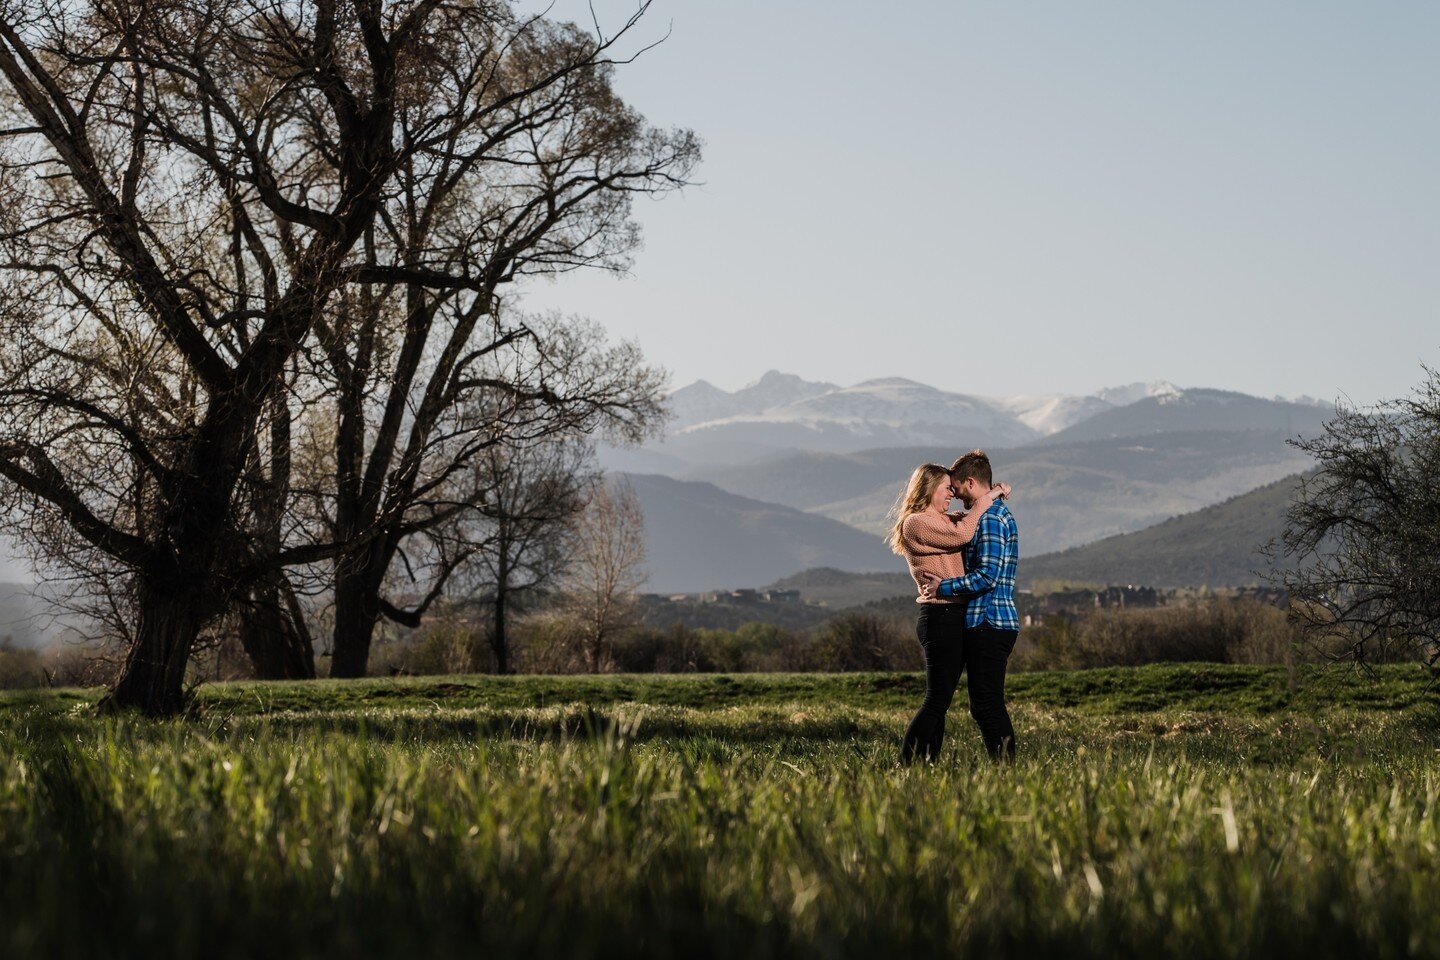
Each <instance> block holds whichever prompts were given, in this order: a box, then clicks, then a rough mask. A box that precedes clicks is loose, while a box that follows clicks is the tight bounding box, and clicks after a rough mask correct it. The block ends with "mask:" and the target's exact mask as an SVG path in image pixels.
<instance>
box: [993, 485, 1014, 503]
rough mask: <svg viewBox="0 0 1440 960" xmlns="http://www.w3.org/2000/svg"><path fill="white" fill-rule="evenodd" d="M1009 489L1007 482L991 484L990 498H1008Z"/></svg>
mask: <svg viewBox="0 0 1440 960" xmlns="http://www.w3.org/2000/svg"><path fill="white" fill-rule="evenodd" d="M1010 489H1011V487H1010V484H1008V483H995V484H991V485H990V499H992V500H994V499H995V498H997V497H1000V498H1003V499H1007V500H1008V499H1009V498H1010Z"/></svg>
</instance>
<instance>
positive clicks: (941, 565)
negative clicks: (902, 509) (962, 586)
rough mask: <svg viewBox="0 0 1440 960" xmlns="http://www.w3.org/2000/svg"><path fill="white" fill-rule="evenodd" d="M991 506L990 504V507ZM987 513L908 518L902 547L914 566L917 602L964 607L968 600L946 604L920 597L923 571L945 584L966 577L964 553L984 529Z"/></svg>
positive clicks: (923, 513)
mask: <svg viewBox="0 0 1440 960" xmlns="http://www.w3.org/2000/svg"><path fill="white" fill-rule="evenodd" d="M987 506H988V504H987ZM984 512H985V511H984V509H979V510H971V511H970V512H969V513H967V514H965V516H963V517H958V516H955V515H953V514H945V515H943V516H942V515H941V514H938V513H936V512H934V511H933V510H921V511H920V512H919V513H912V514H910V516H908V517H906V518H905V522H904V523H903V524H901V526H900V547H901V549H903V550H904V551H905V562H906V563H908V564H909V565H910V576H911V577H913V578H914V579H915V602H916V603H935V604H950V603H964V602H965V601H964V600H960V599H949V600H942V599H940V598H939V597H932V598H931V599H929V600H926V599H925V598H924V597H922V596H920V586H921V584H922V583H923V581H922V580H921V579H920V574H921V572H922V571H929V572H931V573H934V574H937V575H938V576H939V577H940V578H941V579H943V580H949V579H950V578H951V577H963V576H964V575H965V561H964V560H963V559H961V551H963V550H964V549H965V545H966V544H967V543H969V542H970V541H971V539H972V538H973V537H974V536H975V528H976V527H978V526H979V525H980V514H982V513H984Z"/></svg>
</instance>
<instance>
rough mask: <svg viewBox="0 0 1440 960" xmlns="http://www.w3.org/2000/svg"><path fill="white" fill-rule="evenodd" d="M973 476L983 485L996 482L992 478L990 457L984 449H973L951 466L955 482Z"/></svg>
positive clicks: (987, 485) (951, 474)
mask: <svg viewBox="0 0 1440 960" xmlns="http://www.w3.org/2000/svg"><path fill="white" fill-rule="evenodd" d="M971 477H974V478H975V481H976V482H977V483H979V484H980V485H981V486H983V487H989V486H990V485H991V484H992V483H994V482H995V481H994V480H992V479H991V474H990V458H989V457H987V456H985V451H984V450H971V451H970V452H969V453H967V454H965V456H963V457H961V458H960V459H959V460H956V461H955V465H954V466H952V467H951V468H950V479H951V480H952V481H953V482H954V483H957V484H958V483H964V482H965V481H966V480H968V479H970V478H971Z"/></svg>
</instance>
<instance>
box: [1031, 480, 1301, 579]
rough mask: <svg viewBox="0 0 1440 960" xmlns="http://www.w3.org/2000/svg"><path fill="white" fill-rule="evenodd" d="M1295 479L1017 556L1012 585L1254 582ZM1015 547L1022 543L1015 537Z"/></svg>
mask: <svg viewBox="0 0 1440 960" xmlns="http://www.w3.org/2000/svg"><path fill="white" fill-rule="evenodd" d="M1298 479H1299V477H1298V476H1292V477H1287V478H1285V479H1284V480H1280V481H1278V482H1276V483H1272V484H1269V485H1268V486H1264V487H1261V488H1260V489H1258V490H1252V491H1250V492H1249V493H1246V494H1242V495H1240V496H1238V497H1234V498H1232V499H1230V500H1226V501H1225V502H1224V503H1220V504H1217V505H1215V506H1213V507H1207V508H1205V509H1203V510H1197V511H1195V512H1193V513H1187V514H1184V515H1182V516H1178V517H1174V518H1172V519H1170V520H1166V521H1165V522H1164V523H1159V524H1156V525H1155V526H1153V527H1147V528H1146V529H1144V530H1140V531H1137V532H1135V533H1127V534H1122V535H1120V536H1115V537H1108V538H1106V539H1104V540H1100V541H1098V542H1096V543H1092V544H1088V545H1087V546H1083V547H1076V548H1074V549H1071V550H1064V551H1061V552H1059V553H1051V554H1047V555H1044V556H1037V557H1033V558H1029V559H1024V560H1022V561H1021V564H1020V584H1021V586H1026V585H1030V584H1034V583H1036V582H1037V581H1045V580H1049V581H1057V580H1059V581H1066V582H1070V583H1090V584H1121V583H1133V584H1141V585H1144V586H1148V587H1199V586H1210V587H1239V586H1249V585H1254V584H1258V583H1261V582H1262V578H1261V576H1260V571H1262V570H1263V569H1264V568H1265V567H1266V565H1267V561H1266V559H1265V558H1264V557H1263V556H1261V554H1260V552H1259V551H1260V548H1261V547H1263V546H1264V544H1266V543H1267V542H1268V541H1270V540H1271V539H1273V538H1276V537H1278V536H1279V535H1280V533H1281V531H1282V530H1283V529H1284V525H1285V510H1286V507H1287V506H1288V505H1289V502H1290V498H1291V496H1292V494H1293V493H1294V491H1295V487H1296V484H1297V482H1298ZM1022 542H1023V540H1022Z"/></svg>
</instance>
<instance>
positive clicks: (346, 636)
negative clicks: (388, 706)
mask: <svg viewBox="0 0 1440 960" xmlns="http://www.w3.org/2000/svg"><path fill="white" fill-rule="evenodd" d="M379 621H380V601H379V593H378V591H376V590H373V589H370V587H369V583H368V576H367V573H366V571H364V570H360V571H350V570H345V569H343V561H342V569H341V570H340V571H339V572H337V573H336V575H335V638H334V641H335V646H334V649H333V651H332V659H331V661H330V676H332V677H348V678H353V677H363V676H365V669H366V666H367V664H368V663H369V661H370V640H371V638H372V637H373V636H374V635H375V625H376V624H377V623H378V622H379Z"/></svg>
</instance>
